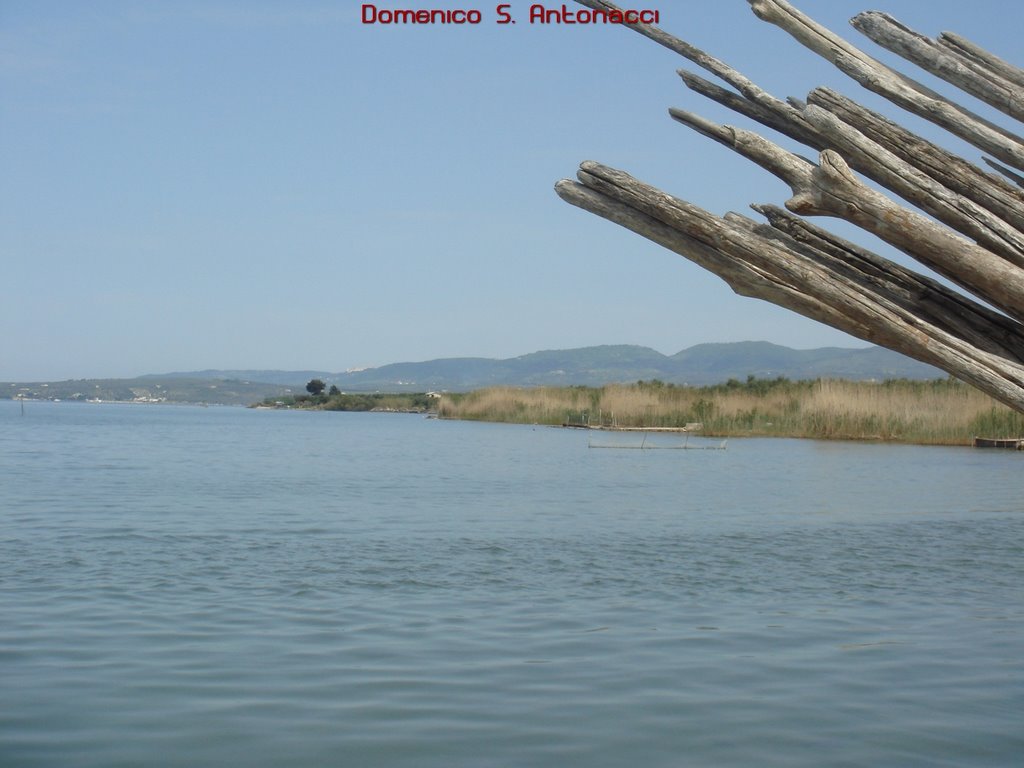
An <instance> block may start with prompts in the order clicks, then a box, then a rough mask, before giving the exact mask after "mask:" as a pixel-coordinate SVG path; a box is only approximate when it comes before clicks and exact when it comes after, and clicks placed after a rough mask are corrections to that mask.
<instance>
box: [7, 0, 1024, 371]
mask: <svg viewBox="0 0 1024 768" xmlns="http://www.w3.org/2000/svg"><path fill="white" fill-rule="evenodd" d="M623 4H624V5H625V4H626V3H623ZM360 5H361V4H360V3H358V2H347V1H345V0H332V1H331V2H302V1H301V0H288V1H287V2H285V0H279V1H277V2H253V1H250V0H191V1H190V0H166V1H162V0H154V1H152V2H146V1H145V0H139V1H137V2H127V1H124V2H104V1H102V0H97V1H90V2H78V1H77V0H65V1H63V2H61V1H53V2H49V1H47V0H0V266H2V272H0V380H19V379H22V380H24V379H62V378H84V377H100V376H134V375H138V374H143V373H158V372H167V371H172V370H194V369H202V368H285V369H307V368H309V369H320V370H329V371H340V370H345V369H348V368H353V367H365V366H371V365H382V364H385V363H390V362H399V361H413V360H426V359H431V358H437V357H455V356H482V357H512V356H516V355H520V354H524V353H527V352H533V351H536V350H540V349H558V348H570V347H578V346H586V345H592V344H618V343H629V344H642V345H646V346H650V347H653V348H655V349H657V350H660V351H662V352H665V353H668V354H671V353H674V352H676V351H678V350H680V349H683V348H685V347H689V346H692V345H693V344H697V343H701V342H708V341H739V340H748V339H764V340H768V341H772V342H776V343H779V344H785V345H789V346H793V347H800V348H805V347H815V346H824V345H838V346H863V344H862V343H861V342H859V341H857V340H855V339H853V338H851V337H849V336H846V335H844V334H841V333H839V332H837V331H833V330H831V329H829V328H827V327H825V326H822V325H819V324H817V323H814V322H812V321H810V320H805V319H803V318H800V317H798V316H796V315H793V314H791V313H788V312H786V311H784V310H781V309H777V308H775V307H773V306H771V305H768V304H765V303H763V302H759V301H755V300H751V299H744V298H741V297H738V296H735V295H734V294H732V293H731V291H730V290H729V289H728V287H727V286H726V285H725V284H724V283H722V282H721V281H719V280H718V278H716V277H714V276H712V275H710V274H708V273H705V272H703V271H702V270H701V269H699V268H698V267H696V266H694V265H692V264H690V263H689V262H687V261H685V260H684V259H682V258H680V257H678V256H676V255H674V254H671V253H669V252H668V251H665V250H663V249H661V248H659V247H657V246H655V245H653V244H651V243H648V242H647V241H646V240H643V239H642V238H640V237H638V236H636V235H633V234H631V233H629V232H627V231H626V230H623V229H620V228H618V227H616V226H615V225H613V224H610V223H608V222H606V221H604V220H602V219H600V218H598V217H595V216H593V215H591V214H588V213H585V212H583V211H581V210H579V209H577V208H574V207H572V206H569V205H567V204H566V203H563V202H562V201H561V200H560V199H559V198H558V197H557V196H556V195H555V193H554V191H553V189H552V187H553V185H554V183H555V182H556V181H557V180H558V179H560V178H565V177H571V176H573V175H574V173H575V171H576V168H577V166H578V164H579V162H580V161H582V160H598V161H601V162H603V163H606V164H608V165H612V166H615V167H617V168H621V169H623V170H626V171H628V172H630V173H632V174H633V175H635V176H638V177H639V178H641V179H643V180H645V181H648V182H651V183H653V184H656V185H657V186H659V187H661V188H663V189H665V190H667V191H670V192H672V193H674V194H676V195H678V196H680V197H683V198H686V199H688V200H691V201H693V202H695V203H697V204H699V205H701V206H703V207H705V208H707V209H709V210H711V211H713V212H715V213H725V212H726V211H729V210H738V211H745V210H746V207H747V205H748V204H749V203H751V202H775V203H780V204H781V203H782V202H783V201H784V200H785V199H786V198H787V197H788V190H787V188H786V187H785V186H784V185H783V184H782V183H781V182H779V181H777V180H775V179H774V178H773V177H771V176H769V175H768V174H767V173H765V172H762V171H760V170H758V169H756V168H755V167H754V166H753V165H751V164H749V163H747V162H746V161H744V160H742V159H741V158H739V157H738V156H735V155H733V154H732V153H731V152H729V151H728V150H726V149H725V148H722V147H719V146H718V145H716V144H714V143H712V142H710V141H709V140H707V139H703V138H701V137H699V136H697V135H696V134H694V133H692V132H690V131H689V130H688V129H686V128H683V127H682V126H680V125H678V124H676V123H675V122H673V121H672V120H671V119H670V118H669V117H668V115H667V109H668V108H669V107H671V106H675V107H682V108H687V109H692V110H694V111H698V112H701V113H703V114H705V115H707V116H708V117H711V118H712V119H716V120H719V121H721V122H731V123H737V124H742V125H749V123H747V122H746V121H745V120H744V119H743V118H740V117H738V116H734V115H731V114H728V113H725V112H723V111H722V110H720V109H719V108H717V107H716V106H715V105H713V104H711V103H709V102H706V101H705V100H703V99H702V98H701V97H698V96H696V95H695V94H691V93H690V92H689V91H687V90H686V89H685V87H684V86H683V85H682V83H681V81H680V80H679V78H678V77H677V75H676V74H675V71H676V69H677V68H679V67H687V68H690V69H693V67H692V66H691V65H689V63H688V62H686V61H684V60H683V59H680V58H678V57H677V56H675V55H674V54H672V53H670V52H668V51H666V50H665V49H663V48H661V47H660V46H657V45H655V44H654V43H652V42H650V41H648V40H646V39H645V38H642V37H640V36H639V35H637V34H635V33H633V32H631V31H629V30H627V29H624V28H616V27H582V28H581V27H568V26H548V27H544V26H540V25H536V24H533V25H531V24H529V23H528V22H527V15H528V9H529V6H530V3H526V2H512V3H511V4H510V5H511V8H510V11H511V13H513V14H514V15H515V16H516V17H517V19H518V23H517V24H515V25H498V24H496V23H495V19H496V14H495V7H496V5H497V3H473V2H472V0H458V1H456V0H434V1H433V2H432V3H423V2H419V1H418V0H408V2H401V3H395V2H391V0H379V2H378V3H377V5H378V6H379V7H381V8H394V7H434V8H442V9H443V8H449V9H450V8H459V7H461V8H479V9H480V10H481V11H482V13H483V16H484V23H482V24H480V25H474V26H461V27H453V26H436V25H435V26H419V27H396V26H381V25H367V24H363V23H361V20H360ZM548 5H549V6H551V7H557V6H558V5H560V4H556V3H550V4H548ZM570 5H572V4H571V3H570ZM628 5H630V7H634V8H636V7H646V8H657V9H658V10H659V11H660V13H661V26H662V27H664V28H665V29H667V30H668V31H670V32H672V33H674V34H676V35H678V36H680V37H682V38H684V39H686V40H688V41H689V42H691V43H693V44H695V45H698V46H700V47H702V48H704V49H705V50H707V51H708V52H710V53H712V54H714V55H716V56H718V57H719V58H721V59H724V60H725V61H726V62H728V63H730V64H732V65H733V66H735V67H737V68H738V69H740V70H742V71H744V72H745V73H746V74H747V75H748V76H750V77H751V78H753V79H754V80H755V81H757V82H758V83H759V84H760V85H762V86H763V87H765V88H767V89H769V90H770V91H772V92H773V93H775V94H776V95H779V96H783V97H784V96H788V95H796V96H801V97H802V96H804V95H805V94H806V92H807V91H808V90H810V89H811V88H812V87H814V86H816V85H830V86H832V87H836V88H838V89H839V90H841V91H843V92H844V93H846V94H848V95H851V96H853V97H855V98H857V99H858V100H861V101H862V102H864V103H866V104H869V105H872V106H875V107H876V108H877V107H878V106H879V102H878V101H877V100H875V99H874V98H873V97H871V95H870V94H867V93H866V92H865V91H863V90H861V89H860V88H859V87H858V86H856V84H854V83H852V81H848V80H846V79H844V78H843V76H842V75H840V74H839V73H837V72H835V71H834V70H833V69H831V67H830V65H827V64H825V63H824V62H823V61H822V60H820V59H818V58H817V57H816V56H815V55H814V54H812V53H810V52H808V51H806V50H805V49H803V48H802V47H800V46H799V45H798V44H797V43H795V42H794V41H792V40H791V39H790V38H789V37H788V36H786V35H785V34H784V33H783V32H781V31H780V30H778V29H777V28H775V27H772V26H770V25H767V24H765V23H764V22H761V21H759V20H758V19H757V18H756V17H755V16H754V15H753V14H752V13H751V11H750V9H749V6H748V4H747V2H746V1H745V0H706V1H703V2H697V1H696V0H693V1H691V2H681V1H678V0H677V1H671V0H644V2H643V3H639V4H638V3H630V4H628ZM796 5H797V6H798V7H800V8H801V9H803V10H804V11H806V12H807V13H809V14H810V15H812V16H813V17H815V18H816V19H817V20H819V21H821V22H822V23H825V24H826V25H828V26H830V27H831V28H832V29H834V30H836V31H839V32H840V33H841V34H843V35H844V36H846V37H847V38H848V39H850V40H851V41H853V42H855V43H856V44H857V45H859V46H861V47H862V48H864V49H865V50H867V51H868V52H870V53H872V54H873V55H876V56H877V57H878V58H881V59H883V60H885V61H888V62H897V61H898V60H896V59H895V58H894V57H892V56H891V55H888V54H887V53H885V52H884V51H881V50H880V49H878V48H877V47H876V46H875V45H874V44H873V43H871V42H870V41H868V40H866V39H865V38H863V37H861V36H860V35H859V33H857V32H856V31H854V30H853V29H852V28H851V27H849V25H848V24H847V20H848V19H849V18H850V17H851V16H853V15H854V14H856V13H857V12H859V11H862V10H867V9H874V8H877V9H880V10H886V11H888V12H890V13H891V14H893V15H894V16H896V17H897V18H898V19H899V20H901V21H903V22H904V23H906V24H908V25H909V26H911V27H913V28H915V29H917V30H919V31H921V32H923V33H925V34H927V35H929V36H934V35H935V34H937V33H938V32H940V31H943V30H952V31H956V32H958V33H960V34H963V35H965V36H966V37H968V38H970V39H972V40H974V41H975V42H977V43H979V44H981V45H984V46H986V47H988V48H989V49H990V50H992V51H993V52H995V53H997V54H1000V55H1001V56H1003V57H1004V58H1007V59H1009V60H1010V61H1014V62H1015V63H1017V64H1021V63H1022V61H1021V57H1020V56H1019V55H1018V53H1019V50H1020V31H1021V30H1022V29H1024V3H1020V2H1018V1H1017V0H1005V1H1002V2H997V1H996V0H978V1H977V2H962V1H961V0H881V2H879V3H867V2H865V0H803V2H799V0H798V2H797V3H796ZM899 67H900V68H902V69H905V70H908V71H912V68H911V67H909V65H905V64H903V63H902V62H900V63H899ZM921 79H923V80H925V81H926V82H928V83H930V84H931V83H932V82H933V81H932V80H931V79H929V78H927V77H922V78H921ZM945 90H947V91H948V88H947V89H945ZM970 106H972V107H975V106H976V105H974V104H970ZM885 110H886V111H887V113H889V114H895V113H894V112H893V110H892V109H891V108H889V107H885ZM980 111H984V110H980ZM985 114H989V113H988V112H985ZM904 122H906V123H908V124H912V125H914V126H915V127H916V126H917V125H918V123H917V122H916V121H914V120H913V119H906V120H904ZM773 138H775V137H774V136H773ZM782 143H785V142H782ZM946 143H947V144H948V145H949V146H952V147H953V148H954V149H956V150H958V151H963V152H965V154H967V156H969V157H970V158H972V159H977V158H978V156H979V153H977V152H976V151H974V150H970V149H968V150H963V149H962V148H961V147H959V146H956V145H953V144H949V143H948V142H946ZM787 146H790V145H789V144H787ZM803 151H805V152H806V151H807V150H803ZM823 223H828V222H823ZM840 231H843V232H844V233H845V234H849V230H842V229H840ZM858 239H859V240H860V241H861V242H864V243H865V244H867V245H869V246H871V247H876V248H878V250H883V251H884V252H886V253H889V251H887V250H885V249H884V248H881V247H878V246H877V244H875V243H873V242H871V240H870V239H868V238H866V237H859V238H858Z"/></svg>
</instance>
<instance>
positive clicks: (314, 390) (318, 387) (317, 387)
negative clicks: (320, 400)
mask: <svg viewBox="0 0 1024 768" xmlns="http://www.w3.org/2000/svg"><path fill="white" fill-rule="evenodd" d="M326 388H327V385H326V384H324V382H323V380H321V379H310V381H309V383H308V384H307V385H306V391H307V392H309V394H311V395H313V396H314V397H316V396H317V395H320V394H322V393H323V391H324V389H326Z"/></svg>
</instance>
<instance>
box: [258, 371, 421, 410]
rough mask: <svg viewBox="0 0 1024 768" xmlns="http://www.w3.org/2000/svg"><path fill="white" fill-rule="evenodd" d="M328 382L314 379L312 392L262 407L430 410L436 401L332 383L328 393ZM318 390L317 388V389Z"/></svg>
mask: <svg viewBox="0 0 1024 768" xmlns="http://www.w3.org/2000/svg"><path fill="white" fill-rule="evenodd" d="M324 388H325V385H324V382H322V381H320V380H319V379H313V381H311V382H309V384H307V385H306V390H307V391H308V392H309V393H310V394H308V395H286V396H283V397H281V396H279V397H268V398H265V399H264V400H263V402H262V403H259V404H258V406H257V407H262V408H301V409H307V410H319V411H397V412H402V413H426V412H427V411H429V410H432V408H433V406H434V404H435V402H436V400H434V399H433V398H431V397H430V396H429V395H427V394H425V393H412V394H382V393H379V392H375V393H366V392H352V393H345V392H341V391H339V390H338V388H337V387H336V386H332V387H331V388H330V390H329V391H328V394H324ZM314 390H315V391H314Z"/></svg>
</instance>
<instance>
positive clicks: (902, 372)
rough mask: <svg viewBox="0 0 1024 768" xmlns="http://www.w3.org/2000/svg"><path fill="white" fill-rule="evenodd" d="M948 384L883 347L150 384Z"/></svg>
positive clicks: (600, 357) (735, 349) (608, 351)
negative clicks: (779, 380)
mask: <svg viewBox="0 0 1024 768" xmlns="http://www.w3.org/2000/svg"><path fill="white" fill-rule="evenodd" d="M748 376H756V377H757V378H778V377H780V376H782V377H785V378H788V379H808V378H810V379H815V378H844V379H853V380H872V379H876V380H882V379H892V378H908V379H934V378H945V376H946V374H945V372H943V371H941V370H939V369H938V368H933V367H932V366H929V365H926V364H924V363H920V362H917V361H916V360H912V359H910V358H908V357H905V356H904V355H901V354H899V353H897V352H893V351H891V350H888V349H884V348H882V347H863V348H848V347H818V348H815V349H805V350H798V349H792V348H790V347H785V346H781V345H778V344H773V343H771V342H767V341H743V342H726V343H706V344H697V345H695V346H692V347H688V348H687V349H683V350H680V351H679V352H676V353H675V354H673V355H665V354H663V353H661V352H658V351H657V350H654V349H651V348H650V347H645V346H641V345H633V344H606V345H598V346H591V347H578V348H572V349H549V350H539V351H537V352H530V353H527V354H524V355H519V356H517V357H512V358H504V359H496V358H486V357H449V358H436V359H433V360H424V361H420V362H400V363H389V364H387V365H382V366H379V367H375V368H365V369H362V370H355V371H345V372H340V373H332V372H329V371H315V370H303V371H286V370H269V369H268V370H259V369H244V370H226V369H207V370H204V371H189V372H178V373H165V374H148V375H146V376H143V377H140V378H142V379H174V378H189V379H203V378H209V379H218V380H243V381H247V382H261V383H266V384H272V385H277V386H289V387H303V386H305V383H306V382H307V381H309V380H310V379H314V378H319V379H322V380H323V381H324V382H326V383H327V384H328V385H331V384H333V385H335V386H337V387H338V388H339V389H341V390H343V391H353V392H356V391H378V390H379V391H391V392H413V391H419V392H423V391H435V390H450V391H464V390H469V389H479V388H481V387H487V386H601V385H604V384H612V383H628V382H635V381H637V380H640V379H660V380H662V381H665V382H667V383H673V384H680V385H691V386H706V385H710V384H718V383H722V382H725V381H727V380H728V379H730V378H732V379H746V378H747V377H748Z"/></svg>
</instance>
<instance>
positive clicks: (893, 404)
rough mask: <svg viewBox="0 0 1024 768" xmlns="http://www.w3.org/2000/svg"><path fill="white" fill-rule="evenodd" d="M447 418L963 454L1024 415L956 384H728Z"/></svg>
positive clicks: (472, 408)
mask: <svg viewBox="0 0 1024 768" xmlns="http://www.w3.org/2000/svg"><path fill="white" fill-rule="evenodd" d="M437 410H438V415H439V416H440V417H442V418H453V419H470V420H480V421H499V422H512V423H522V424H565V425H572V426H591V427H595V426H604V427H662V428H664V427H674V428H682V427H686V426H687V425H689V426H690V427H691V428H694V429H696V426H695V425H697V424H700V425H701V426H700V428H699V429H700V432H701V433H702V434H705V435H709V436H720V437H729V436H745V435H750V436H775V437H805V438H818V439H837V440H886V441H895V442H907V443H919V444H929V445H965V444H969V443H970V442H971V439H972V438H973V437H974V436H975V435H981V436H985V437H1014V438H1016V437H1020V436H1022V435H1024V415H1022V414H1019V413H1017V412H1015V411H1013V410H1012V409H1010V408H1008V407H1007V406H1005V405H1002V404H1000V403H998V402H996V401H994V400H993V399H992V398H990V397H989V396H987V395H985V394H983V393H981V392H979V391H977V390H975V389H973V388H972V387H969V386H967V385H966V384H963V383H961V382H958V381H955V380H952V379H940V380H936V381H907V380H897V381H886V382H881V383H877V382H856V381H843V380H828V379H821V380H816V381H789V380H787V379H756V378H754V377H751V378H749V379H747V381H746V382H739V381H735V380H730V381H729V382H728V383H726V384H721V385H716V386H713V387H684V386H675V385H672V384H665V383H663V382H660V381H650V382H644V381H641V382H637V383H636V384H612V385H608V386H605V387H567V388H557V387H538V388H529V389H527V388H515V387H493V388H489V389H482V390H478V391H475V392H469V393H465V394H446V395H444V396H443V397H442V398H441V400H440V402H439V403H438V408H437Z"/></svg>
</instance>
